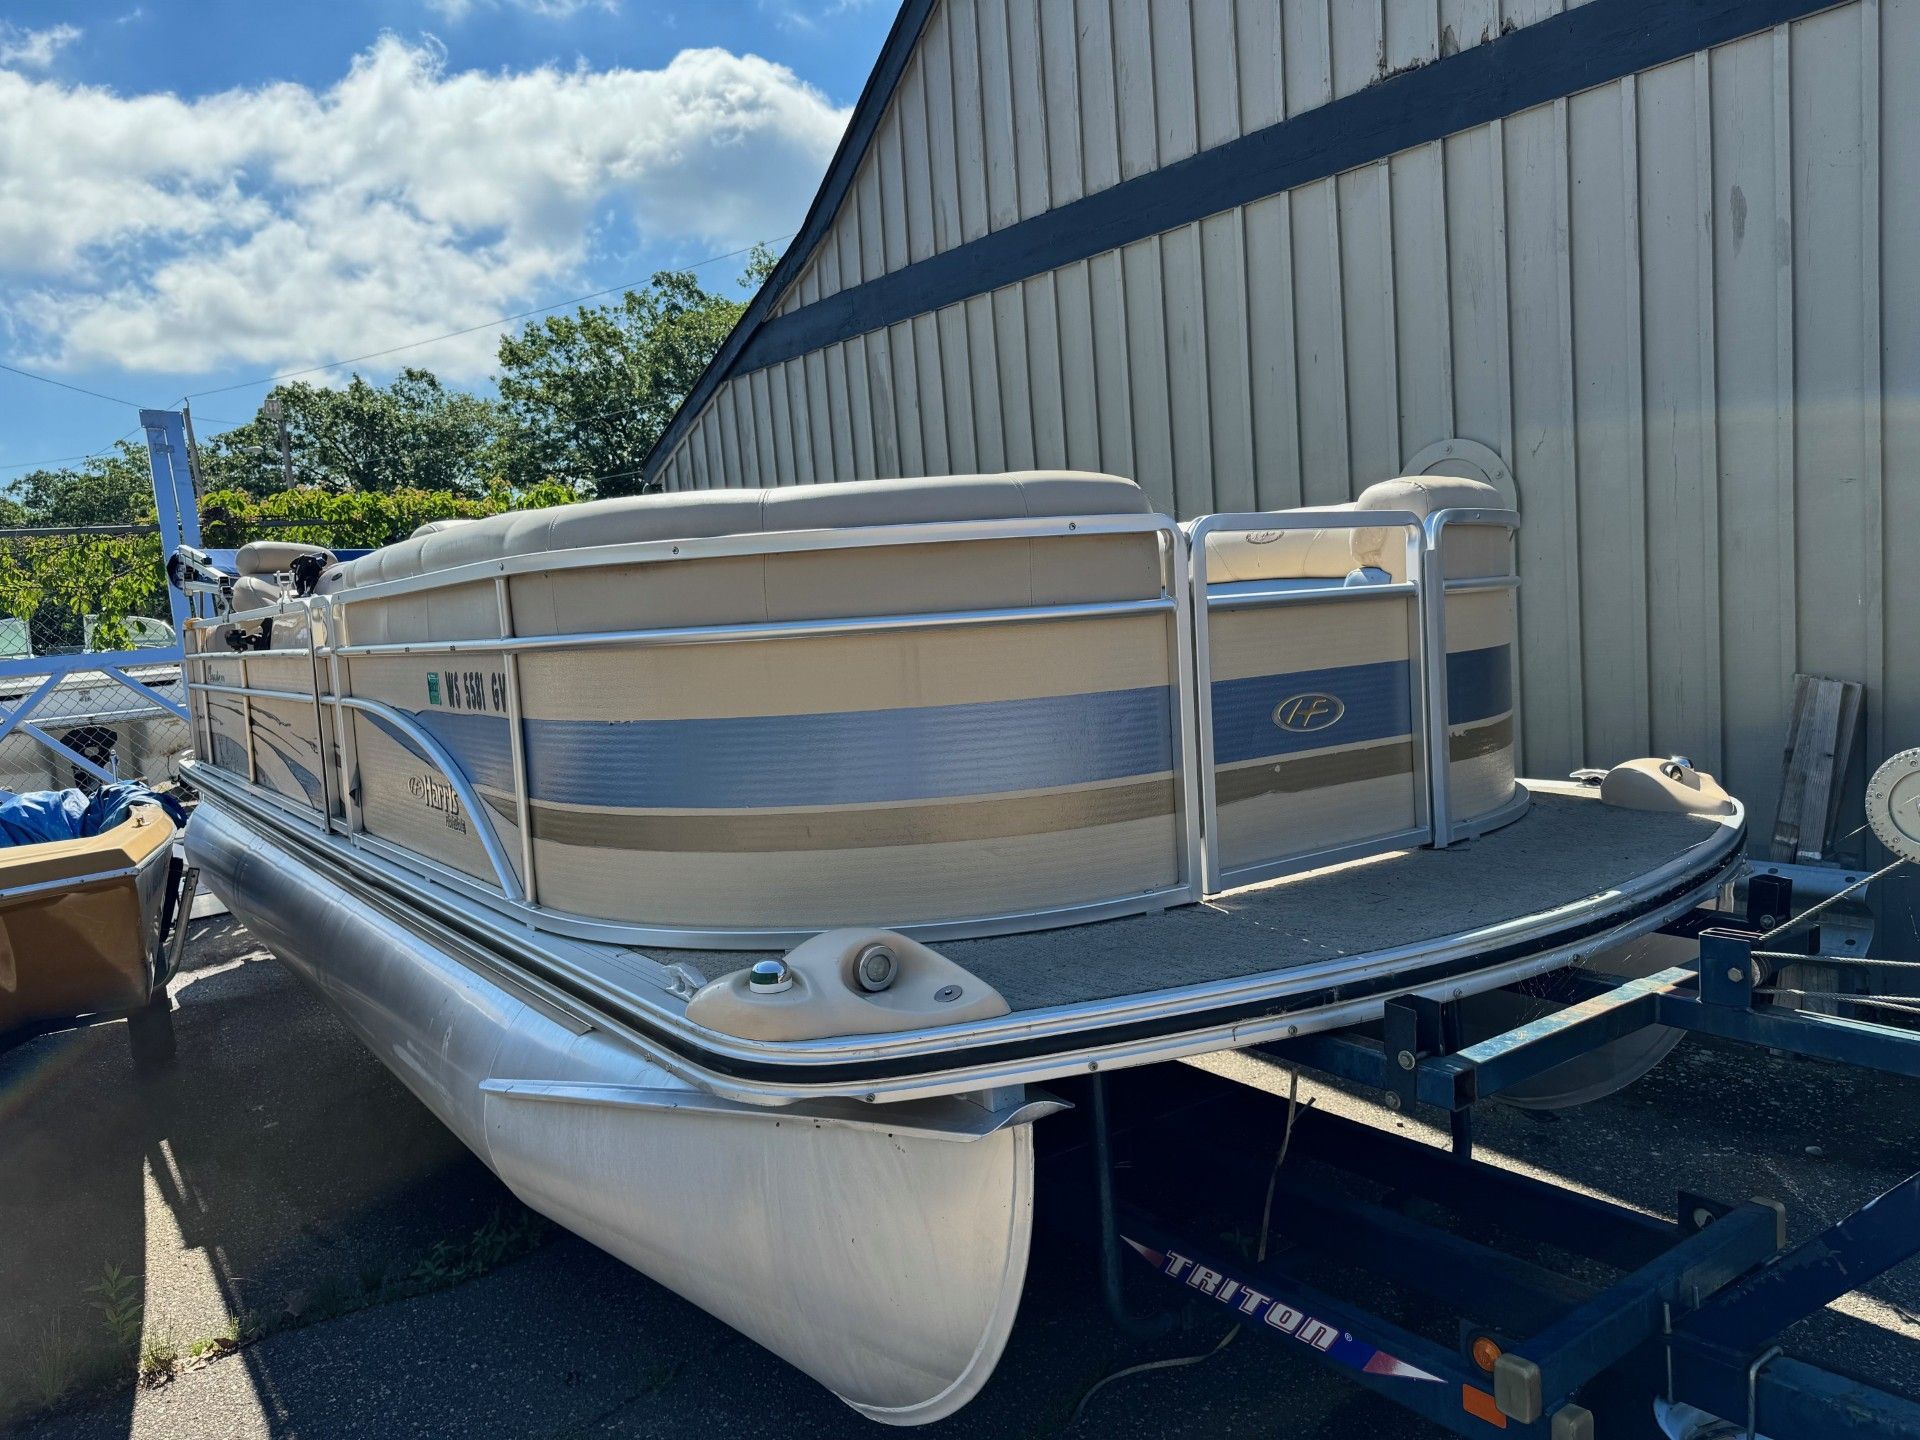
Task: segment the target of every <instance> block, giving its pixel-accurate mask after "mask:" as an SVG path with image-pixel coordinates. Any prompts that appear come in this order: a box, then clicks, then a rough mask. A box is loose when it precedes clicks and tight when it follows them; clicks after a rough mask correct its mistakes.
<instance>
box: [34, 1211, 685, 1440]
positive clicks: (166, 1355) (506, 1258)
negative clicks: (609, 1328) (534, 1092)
mask: <svg viewBox="0 0 1920 1440" xmlns="http://www.w3.org/2000/svg"><path fill="white" fill-rule="evenodd" d="M552 1233H553V1226H552V1224H551V1223H550V1222H548V1221H547V1220H545V1219H544V1218H542V1217H541V1216H539V1215H536V1214H534V1213H533V1211H531V1210H528V1209H526V1208H524V1207H521V1206H515V1207H513V1208H512V1209H510V1210H496V1211H495V1212H494V1213H493V1214H492V1215H491V1216H489V1217H488V1218H487V1221H486V1223H485V1224H483V1225H480V1226H479V1227H478V1228H476V1229H475V1230H474V1231H473V1232H472V1233H471V1234H469V1235H465V1236H461V1237H459V1238H457V1239H451V1240H440V1241H437V1242H435V1243H434V1245H433V1246H432V1247H431V1248H429V1249H428V1250H427V1251H426V1252H425V1253H424V1254H421V1255H418V1256H416V1257H415V1258H414V1261H413V1263H412V1264H410V1265H408V1264H405V1263H402V1264H400V1265H393V1264H389V1263H388V1262H386V1261H368V1262H365V1263H362V1264H361V1265H360V1266H359V1267H358V1268H357V1269H356V1270H353V1271H351V1272H341V1273H337V1274H325V1275H321V1276H319V1277H318V1278H317V1279H315V1281H314V1282H313V1284H312V1285H310V1286H309V1287H308V1288H307V1289H305V1290H302V1291H299V1292H297V1293H295V1294H292V1295H289V1296H287V1298H286V1302H285V1303H284V1305H283V1306H282V1307H281V1309H280V1310H279V1311H278V1312H275V1313H274V1314H273V1316H272V1319H271V1322H269V1321H268V1320H267V1319H264V1318H263V1317H262V1316H260V1315H259V1314H256V1313H255V1312H254V1311H251V1310H243V1311H241V1312H240V1313H239V1314H236V1315H229V1316H228V1317H227V1320H226V1323H225V1324H224V1325H223V1326H222V1327H221V1328H220V1329H219V1330H217V1331H215V1332H214V1333H213V1334H211V1335H202V1336H199V1337H198V1338H196V1339H193V1340H190V1341H187V1342H185V1343H182V1342H181V1341H180V1340H179V1339H178V1338H177V1337H176V1336H175V1335H174V1334H173V1332H172V1330H171V1329H170V1328H161V1329H159V1330H158V1332H157V1333H156V1334H154V1335H151V1336H149V1337H148V1338H147V1339H146V1341H145V1343H144V1344H143V1343H142V1340H141V1337H142V1333H143V1331H144V1330H145V1329H146V1302H145V1298H144V1296H143V1293H142V1291H143V1285H142V1283H141V1277H140V1276H139V1275H138V1274H136V1273H134V1272H132V1271H128V1270H125V1269H123V1268H122V1267H120V1266H119V1265H106V1266H104V1267H102V1269H101V1272H100V1278H99V1279H98V1280H96V1281H94V1282H93V1283H92V1284H91V1285H88V1286H87V1287H86V1288H85V1290H84V1291H83V1293H82V1297H81V1299H82V1302H83V1303H84V1305H85V1307H86V1309H88V1310H91V1311H92V1312H93V1313H94V1314H95V1315H96V1316H98V1317H99V1318H98V1323H97V1324H93V1323H89V1324H86V1325H84V1326H81V1327H75V1326H74V1325H73V1324H72V1323H71V1322H70V1320H69V1319H68V1318H67V1316H66V1315H65V1314H56V1315H55V1316H54V1317H53V1319H52V1320H51V1321H49V1322H48V1324H47V1327H46V1329H45V1330H44V1331H42V1333H41V1335H40V1338H39V1340H38V1341H37V1342H36V1343H35V1344H34V1345H33V1346H32V1348H31V1351H30V1353H29V1354H27V1355H26V1356H24V1357H22V1362H23V1363H22V1365H21V1367H20V1370H19V1372H18V1373H17V1375H16V1376H10V1377H7V1378H6V1379H5V1380H0V1426H5V1425H8V1424H15V1423H19V1422H22V1421H32V1420H36V1419H41V1418H45V1417H46V1416H48V1415H51V1414H53V1413H55V1412H57V1411H59V1410H62V1409H67V1408H71V1407H73V1406H75V1405H78V1404H81V1403H83V1402H85V1401H88V1400H92V1399H95V1398H98V1397H99V1396H100V1395H102V1394H104V1393H107V1392H110V1391H112V1390H116V1389H120V1388H123V1387H125V1386H126V1385H127V1384H128V1383H130V1382H131V1383H133V1384H138V1385H143V1386H147V1387H149V1388H152V1387H158V1386H161V1385H165V1384H167V1383H168V1382H169V1381H171V1380H173V1379H174V1378H176V1377H177V1376H178V1375H179V1374H181V1372H183V1371H186V1370H197V1369H200V1368H202V1367H204V1366H207V1365H211V1364H212V1363H214V1361H216V1360H220V1359H222V1358H224V1357H226V1356H228V1355H231V1354H233V1353H234V1352H235V1351H236V1350H240V1349H243V1348H244V1347H246V1346H248V1345H250V1344H252V1343H253V1342H254V1341H256V1340H259V1339H262V1338H264V1337H265V1336H267V1335H269V1334H273V1333H277V1332H278V1331H281V1330H293V1329H298V1328H299V1327H301V1326H303V1325H311V1324H315V1323H317V1322H319V1321H322V1320H331V1319H333V1318H335V1317H337V1316H341V1315H349V1314H352V1313H353V1312H354V1311H356V1310H365V1309H368V1308H369V1307H371V1306H374V1305H384V1304H387V1303H389V1302H392V1301H396V1300H410V1299H412V1298H413V1297H415V1296H417V1295H426V1294H430V1293H432V1292H433V1291H436V1290H445V1289H448V1288H450V1287H452V1286H455V1285H460V1284H463V1283H465V1282H466V1281H468V1280H474V1279H477V1278H479V1277H480V1276H482V1275H485V1274H486V1273H488V1272H489V1271H491V1270H495V1269H498V1268H499V1267H500V1266H502V1265H505V1264H507V1263H509V1262H510V1261H513V1260H517V1259H519V1258H520V1257H521V1256H522V1255H526V1254H529V1253H531V1252H532V1251H534V1250H537V1249H538V1248H539V1247H540V1246H541V1245H543V1244H545V1243H546V1240H547V1238H548V1237H549V1236H550V1235H551V1234H552ZM671 1379H672V1375H671V1374H667V1375H664V1376H662V1377H661V1383H662V1384H666V1383H670V1381H671Z"/></svg>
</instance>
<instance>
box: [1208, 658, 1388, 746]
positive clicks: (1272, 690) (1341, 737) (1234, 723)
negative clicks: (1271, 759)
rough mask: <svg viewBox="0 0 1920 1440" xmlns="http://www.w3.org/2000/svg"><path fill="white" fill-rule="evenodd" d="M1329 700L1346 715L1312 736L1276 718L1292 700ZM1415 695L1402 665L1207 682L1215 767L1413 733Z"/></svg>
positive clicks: (1340, 667)
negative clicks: (1210, 685)
mask: <svg viewBox="0 0 1920 1440" xmlns="http://www.w3.org/2000/svg"><path fill="white" fill-rule="evenodd" d="M1319 695H1330V696H1332V697H1333V698H1334V699H1335V700H1338V701H1339V702H1340V703H1341V705H1342V706H1343V707H1345V708H1344V709H1342V710H1341V712H1340V717H1339V719H1337V720H1335V721H1334V722H1333V723H1332V724H1331V725H1324V726H1322V727H1320V728H1319V729H1317V730H1300V731H1296V730H1286V729H1282V728H1281V726H1280V724H1279V723H1278V722H1277V721H1276V720H1275V719H1274V711H1275V710H1276V709H1277V708H1278V707H1279V706H1281V705H1282V704H1284V703H1285V702H1286V701H1288V700H1291V699H1293V698H1294V697H1296V696H1319ZM1412 707H1413V691H1412V680H1411V678H1410V676H1409V670H1408V665H1407V662H1406V661H1404V660H1382V661H1379V662H1378V663H1376V664H1372V665H1335V666H1329V667H1327V668H1325V669H1321V670H1295V671H1292V672H1290V673H1288V674H1285V675H1251V676H1248V677H1246V678H1245V679H1241V680H1216V681H1214V682H1213V760H1214V764H1216V765H1234V764H1238V763H1239V762H1240V761H1243V760H1257V759H1261V758H1263V757H1265V756H1269V755H1294V754H1298V753H1300V752H1301V751H1304V750H1325V749H1327V748H1328V747H1329V746H1333V745H1358V744H1362V743H1364V742H1366V741H1369V740H1389V739H1394V738H1397V737H1399V736H1402V735H1407V734H1410V733H1412V723H1411V716H1412Z"/></svg>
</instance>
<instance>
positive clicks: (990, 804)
mask: <svg viewBox="0 0 1920 1440" xmlns="http://www.w3.org/2000/svg"><path fill="white" fill-rule="evenodd" d="M489 803H490V804H491V803H494V802H493V801H492V799H491V797H489ZM1173 808H1174V787H1173V781H1172V779H1170V778H1166V777H1162V778H1158V779H1154V780H1146V781H1139V782H1135V783H1131V784H1125V785H1102V786H1095V787H1090V788H1087V789H1082V790H1069V791H1053V792H1050V793H1043V794H1037V795H1020V796H1014V797H1012V798H1006V797H996V798H993V799H988V800H961V801H952V800H948V801H939V802H936V803H934V804H930V805H888V806H873V807H867V808H863V809H857V810H801V811H792V810H787V811H781V810H738V811H733V812H730V813H713V812H706V813H699V814H689V813H687V812H685V811H658V810H579V809H574V808H572V807H570V806H556V805H547V804H543V803H541V802H539V801H536V802H534V807H533V834H534V838H535V839H537V840H552V841H555V842H558V843H560V844H564V845H573V846H579V847H582V848H592V849H604V850H682V851H685V850H695V851H706V852H709V853H714V854H739V853H765V852H770V851H780V850H868V849H879V848H883V847H891V846H899V845H934V844H950V843H954V842H960V841H968V840H999V839H1005V838H1007V837H1009V836H1014V835H1042V834H1050V833H1057V832H1059V831H1064V830H1085V829H1088V828H1090V827H1093V826H1098V825H1116V824H1120V823H1122V822H1124V821H1128V820H1142V819H1146V818H1149V817H1151V816H1156V815H1171V814H1172V813H1173Z"/></svg>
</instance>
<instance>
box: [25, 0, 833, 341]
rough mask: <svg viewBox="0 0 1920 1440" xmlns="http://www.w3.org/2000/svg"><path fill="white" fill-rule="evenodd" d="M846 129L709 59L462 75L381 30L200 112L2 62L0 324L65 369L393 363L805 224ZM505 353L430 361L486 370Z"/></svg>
mask: <svg viewBox="0 0 1920 1440" xmlns="http://www.w3.org/2000/svg"><path fill="white" fill-rule="evenodd" d="M542 3H549V4H552V3H565V0H542ZM846 118H847V116H846V112H845V111H843V110H839V109H836V108H835V107H834V106H832V105H831V104H830V103H829V102H828V101H827V100H826V98H825V97H824V96H823V95H821V94H820V93H819V92H818V91H817V90H814V89H813V88H812V87H810V86H808V85H805V84H803V83H802V82H801V81H800V80H799V79H797V78H796V77H795V76H794V74H793V73H792V72H791V71H790V70H788V69H786V68H785V67H783V66H779V65H775V64H772V63H770V62H768V61H765V60H761V59H759V58H757V57H754V56H739V55H734V54H732V53H730V52H728V51H724V50H714V49H709V50H686V51H682V52H681V53H680V54H678V55H676V56H675V57H674V58H673V60H672V61H671V62H669V63H668V64H667V65H666V66H664V67H663V68H661V69H658V70H612V71H601V72H594V71H589V70H585V69H573V70H563V69H559V68H555V67H552V66H543V67H541V68H538V69H533V70H527V71H519V72H480V71H464V72H454V71H450V70H449V69H448V68H447V66H446V62H445V56H444V53H443V52H442V51H440V50H439V49H438V48H437V47H435V46H433V45H431V44H409V43H407V42H404V41H402V40H400V39H397V38H395V37H393V36H387V37H383V38H382V39H381V40H380V41H379V42H377V43H376V44H375V45H374V46H372V47H371V48H370V49H369V50H367V51H366V52H365V53H364V54H362V55H361V56H359V57H358V58H357V59H356V60H355V62H354V64H353V66H352V68H351V70H350V71H349V73H348V74H347V75H346V76H345V77H343V78H342V79H341V80H340V81H339V82H338V83H337V84H335V85H333V86H332V87H330V88H328V89H325V90H321V91H314V90H310V89H307V88H305V87H302V86H297V85H289V84H282V85H272V86H267V87H263V88H260V89H255V90H234V91H227V92H223V93H220V94H216V95H209V96H205V97H201V98H198V99H193V100H182V99H180V98H178V97H175V96H172V95H165V94H149V95H138V96H122V95H118V94H115V93H114V92H111V91H107V90H101V89H94V88H89V87H84V86H69V85H62V84H58V83H56V82H53V81H48V80H34V79H30V78H28V77H25V76H22V75H19V74H17V73H10V72H6V71H0V324H4V325H7V326H10V327H11V328H12V329H13V331H14V332H15V334H16V337H17V338H18V339H19V340H20V341H22V342H23V343H22V348H23V349H27V350H31V351H32V352H33V354H34V358H35V359H37V360H39V361H40V362H42V363H44V364H49V365H56V366H77V365H82V364H92V363H110V364H115V365H119V366H121V367H123V368H127V369H136V370H137V369H149V370H166V371H174V372H177V371H183V370H184V371H203V370H209V369H214V368H217V367H219V366H222V365H226V364H232V363H245V364H257V365H264V366H270V367H276V368H278V367H292V366H297V365H301V364H308V363H314V362H316V361H319V360H326V359H331V358H334V357H336V356H339V355H347V354H355V353H361V352H365V351H371V350H378V349H381V348H383V347H385V346H389V345H396V344H400V343H403V342H405V341H408V340H412V339H416V338H418V337H420V336H422V335H430V334H434V333H437V332H439V331H443V330H452V329H456V328H459V327H461V326H465V325H473V324H478V323H480V322H482V321H485V320H487V319H488V318H489V317H491V316H494V315H499V314H504V313H507V312H509V311H511V310H514V309H516V308H519V307H521V306H523V305H525V304H527V303H529V301H531V300H533V299H534V298H535V297H540V298H545V297H546V296H549V295H551V294H552V293H554V291H555V290H556V289H558V290H559V291H560V293H565V291H566V289H567V288H568V287H570V286H571V285H572V284H573V283H575V282H577V281H579V280H580V278H581V275H582V270H583V264H584V262H585V261H586V260H587V259H588V258H589V256H590V254H591V252H592V247H593V246H594V245H595V244H596V243H601V242H605V243H609V244H617V245H619V246H620V247H621V248H627V247H628V245H629V242H630V241H631V240H632V239H633V238H634V237H633V236H632V235H631V234H629V233H627V232H628V231H629V230H630V229H631V230H634V231H637V232H638V234H639V237H640V238H641V239H643V240H648V241H654V242H664V243H676V242H678V243H687V244H700V245H710V246H711V247H712V248H714V249H716V250H724V249H731V248H733V247H734V246H737V245H741V244H745V243H746V242H748V241H750V240H754V239H757V238H760V237H763V236H767V235H774V234H780V233H783V232H785V231H787V230H790V229H792V228H793V226H794V224H795V223H796V222H797V220H798V218H799V216H800V215H801V213H802V212H803V211H804V209H805V206H806V203H807V200H808V199H809V198H810V196H811V194H812V192H813V189H814V186H815V184H816V181H817V178H818V176H819V175H820V173H821V171H822V170H823V169H824V167H825V165H826V161H827V159H828V157H829V156H830V155H831V154H832V151H833V147H834V145H835V144H836V143H837V142H838V140H839V137H840V133H841V131H842V129H843V128H844V127H845V124H846ZM580 288H582V289H586V288H589V287H588V286H587V285H584V284H583V285H581V286H580ZM494 338H495V337H494V335H493V334H492V333H490V332H483V333H481V334H478V335H476V336H472V337H468V338H467V339H466V340H465V341H462V342H452V343H449V344H448V345H445V346H436V347H434V348H433V349H432V350H430V351H423V352H420V354H419V355H418V356H417V359H418V360H419V362H420V363H424V364H428V365H431V366H434V367H435V368H439V369H443V370H445V371H447V372H448V373H449V374H453V375H457V376H467V377H470V376H473V375H476V374H480V373H484V372H485V371H486V370H487V369H488V368H489V364H490V359H491V355H492V351H493V346H494ZM407 358H416V357H407Z"/></svg>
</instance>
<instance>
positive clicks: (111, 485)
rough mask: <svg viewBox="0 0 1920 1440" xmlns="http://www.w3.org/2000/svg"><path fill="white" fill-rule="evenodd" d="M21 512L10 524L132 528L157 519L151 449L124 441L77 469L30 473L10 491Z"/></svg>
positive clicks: (17, 512) (18, 510)
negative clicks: (149, 465) (139, 523)
mask: <svg viewBox="0 0 1920 1440" xmlns="http://www.w3.org/2000/svg"><path fill="white" fill-rule="evenodd" d="M7 494H8V497H9V498H10V499H11V501H12V502H13V504H14V505H15V506H16V507H17V509H16V510H13V511H10V512H8V514H9V515H10V516H12V515H17V516H18V518H17V519H13V518H9V519H7V520H6V522H5V523H7V524H10V525H12V524H19V525H128V524H133V523H135V522H137V521H145V520H151V519H153V474H152V471H151V470H150V469H149V468H148V462H147V447H146V445H145V444H144V443H142V444H140V445H135V444H134V443H133V442H132V441H129V440H122V441H121V442H120V443H119V444H118V445H116V446H114V448H113V449H112V450H111V451H109V452H108V453H107V454H105V455H97V456H95V457H94V458H93V459H91V460H88V461H86V462H85V463H84V464H82V465H81V466H79V467H78V468H77V469H74V468H68V469H60V470H30V471H28V472H27V473H26V474H25V475H22V476H21V477H20V478H19V479H18V480H16V481H14V482H13V484H12V485H10V486H8V487H7Z"/></svg>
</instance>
